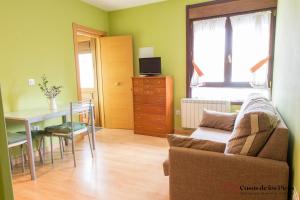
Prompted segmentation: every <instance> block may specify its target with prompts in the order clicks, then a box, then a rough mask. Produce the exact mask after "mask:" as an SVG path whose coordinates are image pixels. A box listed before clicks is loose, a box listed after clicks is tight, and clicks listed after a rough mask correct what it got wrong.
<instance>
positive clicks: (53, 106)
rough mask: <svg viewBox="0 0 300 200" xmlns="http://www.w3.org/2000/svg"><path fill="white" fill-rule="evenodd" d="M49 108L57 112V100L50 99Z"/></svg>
mask: <svg viewBox="0 0 300 200" xmlns="http://www.w3.org/2000/svg"><path fill="white" fill-rule="evenodd" d="M49 108H50V110H53V111H56V110H57V104H56V99H55V98H50V99H49Z"/></svg>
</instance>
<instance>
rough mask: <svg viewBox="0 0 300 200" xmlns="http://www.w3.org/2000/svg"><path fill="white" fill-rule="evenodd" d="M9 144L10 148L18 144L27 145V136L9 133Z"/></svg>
mask: <svg viewBox="0 0 300 200" xmlns="http://www.w3.org/2000/svg"><path fill="white" fill-rule="evenodd" d="M7 142H8V145H9V146H10V145H13V144H17V143H22V142H23V143H26V142H27V139H26V135H24V134H20V133H8V134H7Z"/></svg>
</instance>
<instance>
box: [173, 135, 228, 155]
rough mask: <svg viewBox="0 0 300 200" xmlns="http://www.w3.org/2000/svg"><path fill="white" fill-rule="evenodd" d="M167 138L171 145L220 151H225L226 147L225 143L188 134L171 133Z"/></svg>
mask: <svg viewBox="0 0 300 200" xmlns="http://www.w3.org/2000/svg"><path fill="white" fill-rule="evenodd" d="M167 138H168V142H169V145H170V147H184V148H191V149H198V150H204V151H213V152H220V153H223V152H224V150H225V147H226V144H225V143H221V142H215V141H209V140H201V139H195V138H192V137H188V136H181V135H174V134H169V135H168V137H167Z"/></svg>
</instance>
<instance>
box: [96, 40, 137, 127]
mask: <svg viewBox="0 0 300 200" xmlns="http://www.w3.org/2000/svg"><path fill="white" fill-rule="evenodd" d="M100 43H101V61H102V87H103V88H102V89H103V101H104V102H103V104H104V105H103V106H104V126H105V127H106V128H120V129H133V97H132V82H131V78H132V76H133V49H132V37H131V36H115V37H102V38H101V40H100Z"/></svg>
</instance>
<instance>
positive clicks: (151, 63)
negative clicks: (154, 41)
mask: <svg viewBox="0 0 300 200" xmlns="http://www.w3.org/2000/svg"><path fill="white" fill-rule="evenodd" d="M139 61H140V74H141V75H160V74H161V58H160V57H153V58H140V60H139Z"/></svg>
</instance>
